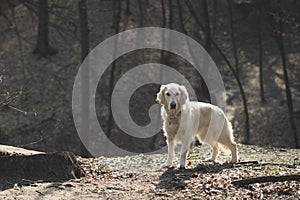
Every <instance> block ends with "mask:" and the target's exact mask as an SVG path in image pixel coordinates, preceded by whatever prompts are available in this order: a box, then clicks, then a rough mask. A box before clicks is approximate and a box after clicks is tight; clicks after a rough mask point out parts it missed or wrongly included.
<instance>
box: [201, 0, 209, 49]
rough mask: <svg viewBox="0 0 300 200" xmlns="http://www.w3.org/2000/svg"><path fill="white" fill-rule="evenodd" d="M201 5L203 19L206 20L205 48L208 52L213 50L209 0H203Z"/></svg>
mask: <svg viewBox="0 0 300 200" xmlns="http://www.w3.org/2000/svg"><path fill="white" fill-rule="evenodd" d="M201 7H202V10H203V21H204V29H205V30H204V31H205V40H204V48H205V49H206V51H207V52H209V53H210V50H211V31H210V20H209V14H208V5H207V0H201Z"/></svg>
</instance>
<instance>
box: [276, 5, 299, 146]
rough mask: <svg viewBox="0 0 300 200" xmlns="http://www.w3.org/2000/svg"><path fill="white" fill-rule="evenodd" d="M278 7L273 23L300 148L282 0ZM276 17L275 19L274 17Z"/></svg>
mask: <svg viewBox="0 0 300 200" xmlns="http://www.w3.org/2000/svg"><path fill="white" fill-rule="evenodd" d="M277 9H278V11H279V13H278V15H279V16H273V18H272V23H273V27H274V30H275V38H276V41H277V45H278V48H279V52H280V56H281V61H282V71H283V77H284V83H285V93H286V99H287V105H288V111H289V121H290V125H291V132H292V134H293V137H294V140H295V147H296V148H299V141H298V134H297V127H296V123H295V117H294V108H293V98H292V93H291V87H290V81H289V76H288V71H287V59H286V51H285V45H284V35H285V31H284V24H283V21H284V17H283V14H282V13H283V11H282V9H281V6H280V1H278V2H277ZM274 18H275V19H274Z"/></svg>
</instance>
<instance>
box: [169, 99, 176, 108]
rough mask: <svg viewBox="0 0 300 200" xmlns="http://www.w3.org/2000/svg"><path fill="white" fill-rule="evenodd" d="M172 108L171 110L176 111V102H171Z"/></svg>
mask: <svg viewBox="0 0 300 200" xmlns="http://www.w3.org/2000/svg"><path fill="white" fill-rule="evenodd" d="M170 108H171V110H172V109H176V103H175V102H174V101H172V102H171V104H170Z"/></svg>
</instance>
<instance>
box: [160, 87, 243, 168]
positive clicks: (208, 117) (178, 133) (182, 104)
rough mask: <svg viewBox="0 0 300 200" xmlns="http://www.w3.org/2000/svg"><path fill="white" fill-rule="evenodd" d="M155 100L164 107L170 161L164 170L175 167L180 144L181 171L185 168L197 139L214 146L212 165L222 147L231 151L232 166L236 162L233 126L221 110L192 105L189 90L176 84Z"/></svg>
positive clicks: (164, 129) (164, 123) (164, 126)
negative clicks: (176, 151)
mask: <svg viewBox="0 0 300 200" xmlns="http://www.w3.org/2000/svg"><path fill="white" fill-rule="evenodd" d="M156 100H157V102H158V103H159V104H160V105H161V106H162V107H161V116H162V119H163V121H164V122H163V131H164V134H165V136H166V138H167V144H168V158H167V161H166V163H165V164H164V165H163V167H169V166H171V165H172V163H173V159H174V155H175V146H176V144H178V143H181V150H180V168H185V163H186V156H187V153H188V150H189V148H190V146H191V144H192V142H193V141H194V139H195V136H197V137H198V139H199V140H200V141H201V142H204V143H207V144H209V145H210V146H212V148H213V153H212V157H211V159H210V161H213V162H215V160H216V157H217V155H218V153H219V148H220V146H222V147H224V148H226V149H229V150H230V151H231V156H232V159H231V162H233V163H236V162H237V159H238V158H237V145H236V143H235V142H234V139H233V130H232V126H231V123H230V122H229V120H228V119H227V117H226V116H225V114H224V112H223V111H222V110H221V109H220V108H219V107H217V106H214V105H212V104H209V103H202V102H196V101H190V100H189V94H188V92H187V90H186V88H185V87H184V86H183V85H178V84H176V83H170V84H167V85H162V86H161V87H160V91H159V92H158V93H157V98H156Z"/></svg>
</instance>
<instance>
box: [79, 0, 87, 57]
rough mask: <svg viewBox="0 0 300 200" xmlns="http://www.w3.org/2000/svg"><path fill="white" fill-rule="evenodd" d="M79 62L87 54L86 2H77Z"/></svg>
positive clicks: (81, 0) (83, 0) (84, 0)
mask: <svg viewBox="0 0 300 200" xmlns="http://www.w3.org/2000/svg"><path fill="white" fill-rule="evenodd" d="M78 3H79V20H80V33H81V34H80V44H81V61H83V60H84V59H85V57H86V56H87V55H88V54H89V51H90V49H89V29H88V15H87V5H86V0H79V2H78Z"/></svg>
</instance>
